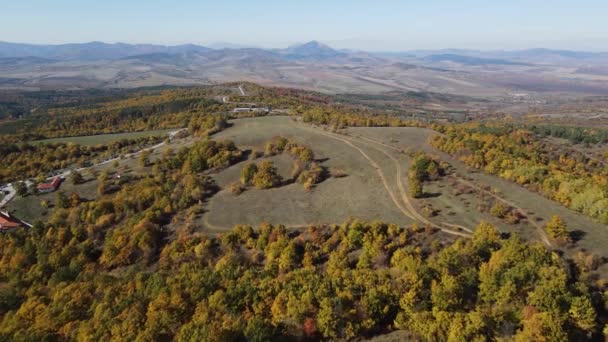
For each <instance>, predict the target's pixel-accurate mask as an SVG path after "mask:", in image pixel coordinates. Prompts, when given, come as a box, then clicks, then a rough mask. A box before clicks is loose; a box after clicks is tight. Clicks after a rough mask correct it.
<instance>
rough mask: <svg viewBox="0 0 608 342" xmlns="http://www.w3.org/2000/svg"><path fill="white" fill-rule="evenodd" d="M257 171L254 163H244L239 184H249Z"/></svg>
mask: <svg viewBox="0 0 608 342" xmlns="http://www.w3.org/2000/svg"><path fill="white" fill-rule="evenodd" d="M257 172H258V167H257V165H255V164H254V163H250V164H247V165H245V167H244V168H243V170H241V184H243V185H251V182H252V180H253V177H254V176H255V174H256V173H257Z"/></svg>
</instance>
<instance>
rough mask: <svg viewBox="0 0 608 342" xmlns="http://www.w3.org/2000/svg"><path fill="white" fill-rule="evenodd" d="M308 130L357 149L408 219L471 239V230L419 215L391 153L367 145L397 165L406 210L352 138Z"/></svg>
mask: <svg viewBox="0 0 608 342" xmlns="http://www.w3.org/2000/svg"><path fill="white" fill-rule="evenodd" d="M307 129H308V130H310V131H312V132H315V133H317V134H320V135H323V136H326V137H329V138H332V139H335V140H338V141H342V142H343V143H345V144H347V145H349V146H350V147H352V148H354V149H356V150H357V151H359V153H361V154H362V155H363V156H364V157H365V159H367V160H368V161H369V162H370V164H371V165H372V166H373V167H374V168H375V169H376V171H377V172H378V174H379V175H380V178H381V179H382V183H383V185H384V187H385V189H386V190H387V192H388V193H389V194H390V196H391V198H392V199H393V202H395V205H397V207H398V208H399V209H401V211H402V212H403V213H404V215H406V216H407V217H409V218H411V219H413V220H417V221H420V222H422V223H424V224H428V225H430V226H432V227H434V228H437V229H439V230H441V231H442V232H444V233H447V234H452V235H457V236H462V237H466V238H470V237H471V235H470V233H471V232H472V231H471V230H470V229H468V228H466V227H459V226H456V228H458V229H462V228H464V230H465V231H467V232H468V233H463V232H459V231H455V230H452V229H448V228H445V227H442V226H441V225H438V224H435V223H433V222H431V221H429V220H428V219H426V218H425V217H424V216H422V215H421V214H420V213H418V211H417V210H416V208H414V206H413V204H412V202H411V201H410V199H409V197H408V196H407V192H406V191H405V187H404V186H403V181H402V177H401V175H402V167H401V163H400V162H399V160H398V159H397V158H395V157H394V156H393V155H391V154H390V153H388V152H386V151H385V150H382V149H380V148H378V147H375V146H373V145H369V144H367V145H366V146H367V147H369V148H373V149H375V150H377V151H379V152H381V153H382V154H384V155H386V156H387V157H389V158H390V159H391V160H392V161H393V163H394V164H395V168H396V171H397V188H398V189H399V192H400V195H401V200H402V201H403V203H404V204H405V207H406V208H403V206H402V205H401V203H399V201H398V200H396V199H395V194H394V193H393V192H392V191H391V190H390V186H389V184H388V182H387V181H386V178H385V177H384V174H383V173H382V169H381V168H380V166H379V165H378V164H377V163H376V162H375V161H374V160H373V159H372V158H370V157H369V155H367V153H365V151H363V150H362V149H361V148H359V147H357V146H356V145H354V144H353V142H352V141H351V139H352V138H350V137H348V138H347V137H340V136H336V135H334V134H331V133H328V132H320V131H318V130H316V129H312V128H307Z"/></svg>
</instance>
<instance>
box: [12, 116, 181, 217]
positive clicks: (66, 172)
mask: <svg viewBox="0 0 608 342" xmlns="http://www.w3.org/2000/svg"><path fill="white" fill-rule="evenodd" d="M185 129H186V128H180V129H178V130H175V131H171V132H169V133H168V134H167V135H168V136H169V140H171V139H173V138H174V137H175V135H176V134H177V133H179V132H181V131H183V130H185ZM165 144H166V142H165V141H162V142H161V143H158V144H156V145H154V146H151V147H147V148H144V149H141V150H139V151H137V152H133V153H128V154H125V155H124V156H123V158H130V157H132V156H136V155H138V154H140V153H142V152H145V151H152V150H155V149H157V148H159V147H162V146H164V145H165ZM120 159H121V157H116V158H111V159H108V160H104V161H102V162H100V163H97V164H93V165H90V166H86V167H81V168H78V169H76V171H77V172H81V171H84V170H87V169H90V168H94V167H98V166H101V165H105V164H109V163H112V162H114V161H117V160H120ZM71 172H72V170H58V171H53V172H51V174H53V175H52V176H50V177H49V178H47V180H52V179H53V178H55V177H61V178H67V177H68V176H69V175H70V173H71ZM25 182H26V184H27V185H28V186H29V185H30V184H31V182H30V181H29V180H26V181H25ZM0 191H8V194H7V195H5V196H4V198H3V199H2V200H1V201H0V208H3V207H4V206H5V205H6V204H8V202H10V201H11V200H12V199H13V198H14V197H15V195H16V194H17V190H16V189H15V187H14V186H13V183H9V184H6V185H2V186H0Z"/></svg>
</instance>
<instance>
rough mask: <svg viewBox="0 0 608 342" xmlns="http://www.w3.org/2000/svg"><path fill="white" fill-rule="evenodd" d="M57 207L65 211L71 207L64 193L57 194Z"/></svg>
mask: <svg viewBox="0 0 608 342" xmlns="http://www.w3.org/2000/svg"><path fill="white" fill-rule="evenodd" d="M55 207H56V208H64V209H66V208H69V207H70V199H69V198H68V196H67V195H66V194H65V193H64V192H63V191H58V192H57V193H55Z"/></svg>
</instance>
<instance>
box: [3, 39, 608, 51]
mask: <svg viewBox="0 0 608 342" xmlns="http://www.w3.org/2000/svg"><path fill="white" fill-rule="evenodd" d="M313 41H315V42H319V43H321V44H324V45H327V46H329V47H330V48H334V49H337V50H352V51H365V52H374V53H406V52H416V51H443V50H446V51H447V50H469V51H480V52H500V51H525V50H534V49H547V50H564V51H579V52H608V49H592V48H589V49H576V48H567V47H564V48H560V47H549V46H547V45H533V46H530V47H526V48H516V47H514V48H507V47H504V48H499V47H496V48H485V49H484V48H476V47H465V46H445V47H436V48H417V49H390V47H389V48H385V49H373V48H371V49H370V48H368V49H366V48H359V47H355V46H352V45H345V43H343V42H340V41H330V42H327V41H322V40H318V39H312V40H309V41H298V42H290V43H285V44H276V45H262V44H247V43H239V42H226V41H212V42H207V43H196V42H182V43H175V44H164V43H157V42H126V41H102V40H88V41H77V42H65V43H36V42H22V41H9V40H1V39H0V43H7V44H24V45H38V46H61V45H73V44H91V43H102V44H127V45H157V46H179V45H189V44H191V45H198V46H203V47H208V48H212V49H224V48H226V49H240V48H258V49H285V48H288V47H292V46H297V45H300V44H306V43H310V42H313Z"/></svg>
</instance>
